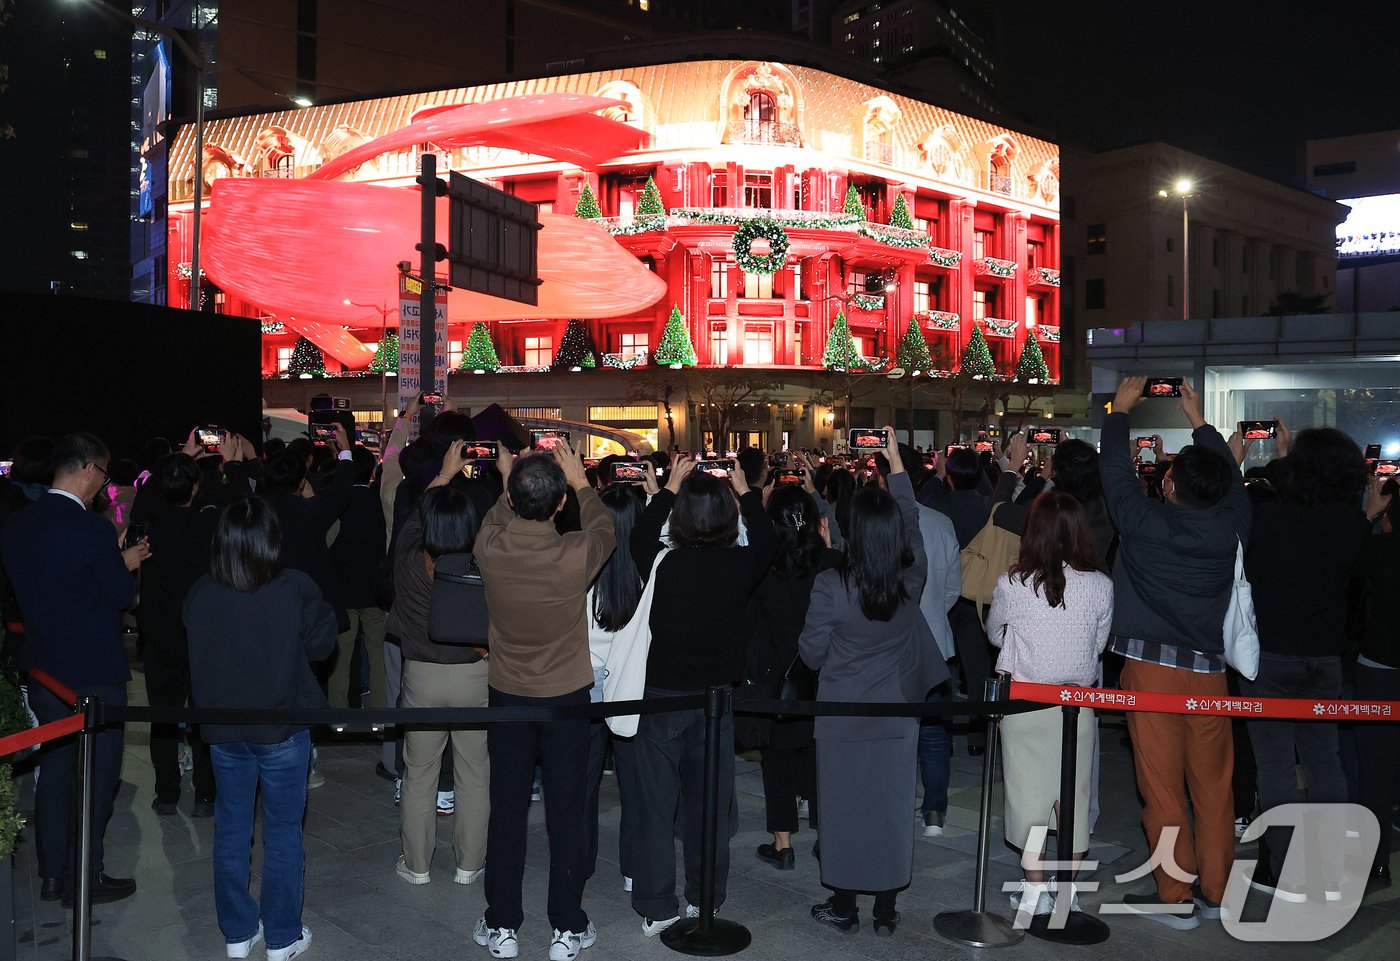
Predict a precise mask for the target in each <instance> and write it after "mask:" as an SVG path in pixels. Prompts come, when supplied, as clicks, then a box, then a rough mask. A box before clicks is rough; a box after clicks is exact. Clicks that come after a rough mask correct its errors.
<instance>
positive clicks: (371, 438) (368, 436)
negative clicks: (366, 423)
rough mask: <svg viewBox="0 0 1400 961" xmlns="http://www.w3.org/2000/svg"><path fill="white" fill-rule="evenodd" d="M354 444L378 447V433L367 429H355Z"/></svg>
mask: <svg viewBox="0 0 1400 961" xmlns="http://www.w3.org/2000/svg"><path fill="white" fill-rule="evenodd" d="M355 443H357V444H364V445H365V446H366V447H374V448H378V447H379V431H377V430H374V429H373V428H369V427H356V428H355Z"/></svg>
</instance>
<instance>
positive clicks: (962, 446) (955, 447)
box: [943, 444, 969, 457]
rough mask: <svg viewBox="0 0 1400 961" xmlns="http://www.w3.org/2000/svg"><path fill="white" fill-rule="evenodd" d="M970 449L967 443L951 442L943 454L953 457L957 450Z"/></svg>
mask: <svg viewBox="0 0 1400 961" xmlns="http://www.w3.org/2000/svg"><path fill="white" fill-rule="evenodd" d="M960 450H969V448H968V446H967V445H966V444H949V445H948V446H947V447H945V448H944V449H943V456H945V457H951V456H952V455H953V453H954V452H955V451H960Z"/></svg>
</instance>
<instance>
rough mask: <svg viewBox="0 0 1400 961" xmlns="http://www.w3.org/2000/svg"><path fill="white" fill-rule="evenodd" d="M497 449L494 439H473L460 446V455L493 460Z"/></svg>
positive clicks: (474, 458) (473, 458)
mask: <svg viewBox="0 0 1400 961" xmlns="http://www.w3.org/2000/svg"><path fill="white" fill-rule="evenodd" d="M498 450H499V448H498V446H497V444H496V442H495V441H494V440H473V441H468V442H467V443H466V444H465V445H464V446H463V447H462V456H463V457H468V458H471V459H472V460H495V459H496V456H497V451H498Z"/></svg>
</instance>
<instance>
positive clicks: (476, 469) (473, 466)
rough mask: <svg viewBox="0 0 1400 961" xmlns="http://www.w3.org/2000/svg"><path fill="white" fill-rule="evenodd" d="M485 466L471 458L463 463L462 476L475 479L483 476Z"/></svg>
mask: <svg viewBox="0 0 1400 961" xmlns="http://www.w3.org/2000/svg"><path fill="white" fill-rule="evenodd" d="M482 470H484V468H483V467H482V466H481V465H480V464H478V463H477V462H476V461H474V460H469V461H467V462H466V463H465V464H463V465H462V476H463V477H470V478H472V479H473V480H474V479H476V478H478V477H480V476H481V472H482Z"/></svg>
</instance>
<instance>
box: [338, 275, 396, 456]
mask: <svg viewBox="0 0 1400 961" xmlns="http://www.w3.org/2000/svg"><path fill="white" fill-rule="evenodd" d="M340 302H341V303H342V304H344V305H345V306H346V307H364V308H366V309H368V310H377V311H379V330H380V334H379V341H380V343H381V344H383V342H384V338H385V337H387V336H388V334H389V314H390V312H391V308H390V307H389V305H388V304H387V303H385V304H359V303H356V302H355V301H353V300H351V299H350V298H349V297H345V298H343V299H342V300H341V301H340ZM379 409H380V411H381V412H382V413H381V414H380V424H379V426H380V427H381V428H382V427H383V426H384V425H385V424H388V423H389V365H388V364H384V365H383V366H382V367H381V368H380V371H379Z"/></svg>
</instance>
